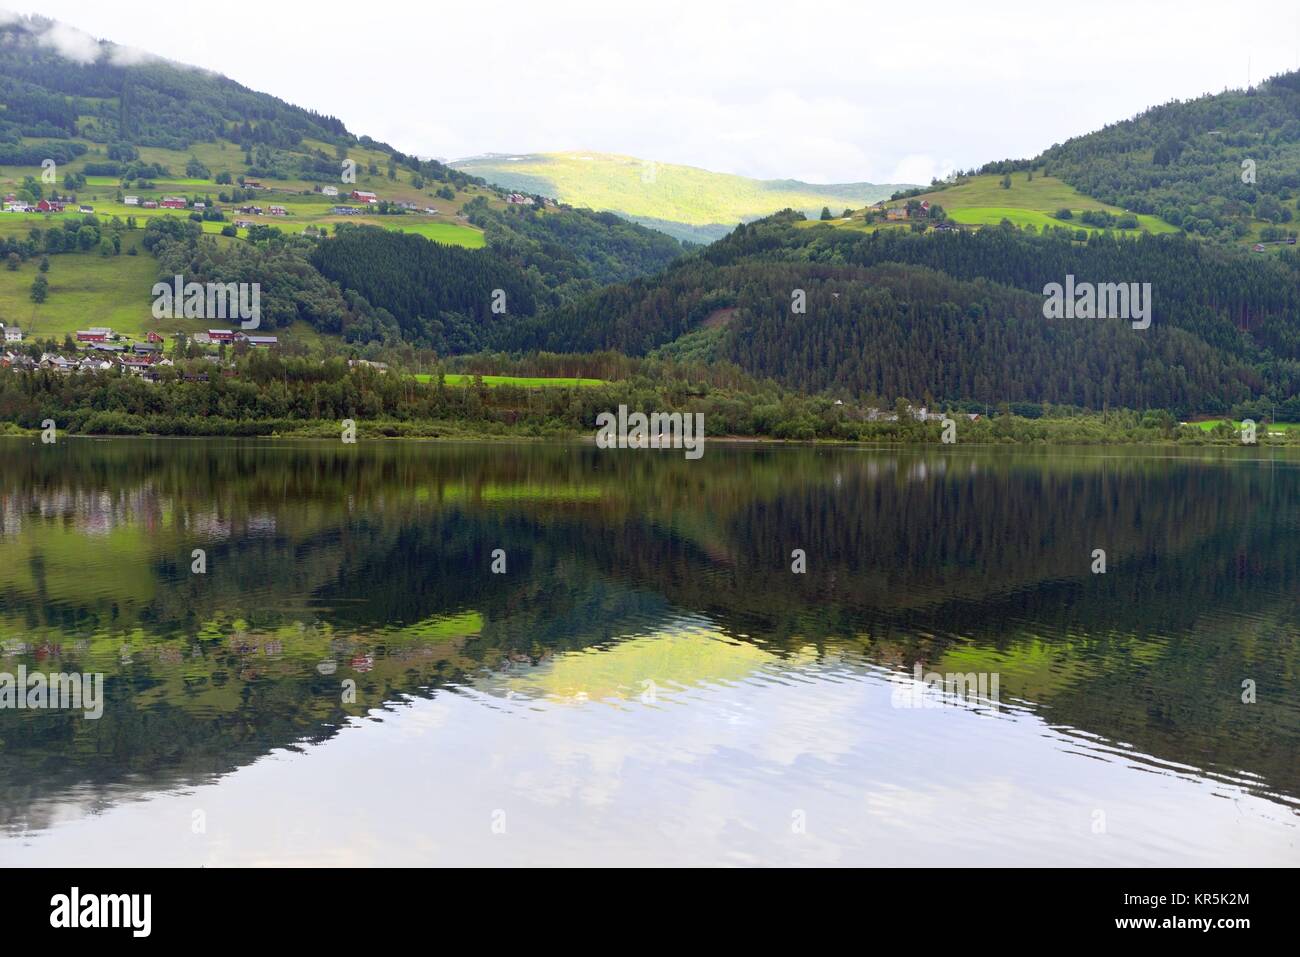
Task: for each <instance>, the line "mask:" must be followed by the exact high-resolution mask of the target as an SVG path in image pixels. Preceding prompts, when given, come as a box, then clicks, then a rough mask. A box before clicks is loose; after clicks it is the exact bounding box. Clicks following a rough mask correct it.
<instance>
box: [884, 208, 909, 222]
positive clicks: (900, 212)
mask: <svg viewBox="0 0 1300 957" xmlns="http://www.w3.org/2000/svg"><path fill="white" fill-rule="evenodd" d="M885 218H886V219H907V207H906V206H894V207H893V208H891V209H887V210H885Z"/></svg>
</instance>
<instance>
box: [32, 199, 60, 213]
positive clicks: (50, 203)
mask: <svg viewBox="0 0 1300 957" xmlns="http://www.w3.org/2000/svg"><path fill="white" fill-rule="evenodd" d="M36 211H37V212H38V213H61V212H63V204H62V203H60V202H59V201H58V200H57V199H43V200H41V201H40V202H39V203H37V204H36Z"/></svg>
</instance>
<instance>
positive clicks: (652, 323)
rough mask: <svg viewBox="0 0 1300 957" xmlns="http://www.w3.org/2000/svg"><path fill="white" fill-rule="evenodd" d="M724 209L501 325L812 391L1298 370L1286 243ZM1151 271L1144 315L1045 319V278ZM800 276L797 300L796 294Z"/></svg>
mask: <svg viewBox="0 0 1300 957" xmlns="http://www.w3.org/2000/svg"><path fill="white" fill-rule="evenodd" d="M800 219H801V217H800V216H799V215H798V214H793V213H788V214H784V215H781V216H776V217H772V218H770V219H768V220H764V221H761V222H758V223H753V224H750V225H747V226H744V227H741V228H738V229H737V230H736V231H735V232H734V233H733V234H732V235H731V236H729V237H727V238H726V239H725V240H722V241H720V242H718V243H715V244H713V245H712V246H710V247H708V248H707V249H705V250H703V251H701V252H700V253H698V254H696V255H693V256H691V257H690V258H688V259H686V260H684V261H682V262H681V263H679V264H677V265H676V266H674V267H673V268H671V269H669V270H668V271H667V272H666V273H665V274H664V275H663V276H662V277H656V278H652V279H641V280H638V281H635V282H632V283H628V284H621V285H617V286H612V287H610V288H609V289H606V290H603V291H601V292H600V293H598V294H596V295H594V296H591V297H589V298H587V299H584V300H582V301H581V302H579V303H576V304H574V305H571V306H569V307H566V308H564V309H561V310H560V311H559V312H557V313H556V314H555V315H554V316H550V317H547V319H546V320H545V321H541V320H539V319H535V320H532V321H526V322H523V323H520V324H518V325H516V326H514V327H512V328H511V330H509V333H510V338H509V339H508V340H507V341H506V342H505V343H503V344H505V345H508V346H510V347H513V348H521V349H528V348H538V349H549V350H556V351H585V350H594V349H603V348H609V349H617V350H621V351H625V352H628V353H630V354H632V355H640V354H644V353H647V352H649V351H651V350H653V349H655V348H656V347H667V351H668V352H670V353H672V354H676V355H680V356H682V357H693V358H697V359H705V360H708V359H729V360H732V361H735V362H736V363H738V364H739V365H740V366H741V367H742V368H744V369H746V370H747V371H749V372H751V373H753V374H756V375H763V376H769V375H770V376H773V377H775V378H777V379H778V380H779V381H781V382H783V383H785V384H786V385H789V386H792V387H796V388H799V389H803V390H808V391H817V390H822V389H829V390H832V391H838V392H841V393H844V394H850V395H854V394H869V395H873V396H878V397H884V398H887V399H892V398H894V397H897V396H900V395H904V396H922V395H930V396H932V397H933V398H935V399H937V400H975V401H981V402H999V401H1003V400H1010V401H1015V400H1024V401H1033V402H1043V401H1046V402H1054V403H1066V404H1074V405H1080V406H1084V407H1090V408H1102V407H1106V406H1113V405H1122V406H1127V407H1133V408H1141V407H1154V406H1160V407H1167V408H1175V409H1182V410H1199V411H1210V410H1218V409H1220V408H1226V407H1227V406H1229V405H1231V403H1232V402H1234V401H1239V400H1243V399H1245V398H1249V397H1253V396H1257V395H1261V394H1270V395H1275V396H1278V397H1282V398H1285V397H1288V396H1290V395H1291V394H1292V393H1293V392H1294V391H1296V389H1297V388H1298V387H1300V335H1298V334H1297V329H1296V323H1295V321H1294V318H1295V316H1296V315H1297V314H1300V257H1297V256H1296V255H1295V254H1294V253H1289V254H1286V255H1283V256H1279V257H1269V258H1264V257H1252V256H1250V255H1249V254H1247V253H1243V252H1238V251H1236V250H1229V249H1222V248H1218V247H1211V246H1206V245H1205V244H1202V243H1198V242H1195V241H1193V240H1191V239H1188V238H1186V237H1184V236H1178V235H1174V236H1145V235H1144V236H1140V237H1136V238H1131V239H1124V238H1117V237H1115V236H1113V235H1110V234H1097V235H1094V236H1092V237H1091V238H1090V239H1089V240H1088V241H1087V242H1086V243H1080V242H1077V241H1075V240H1074V238H1073V233H1072V232H1070V231H1068V230H1060V231H1049V232H1047V233H1046V234H1044V235H1039V234H1035V233H1032V232H1023V231H1020V230H1017V229H1013V228H996V227H994V228H986V229H983V230H980V231H978V232H959V231H943V232H937V233H936V232H931V233H928V234H923V233H912V232H901V231H881V232H877V233H861V232H854V231H848V230H841V229H833V228H829V227H823V228H814V229H802V228H796V223H797V222H798V221H799V220H800ZM1067 274H1072V275H1074V276H1075V277H1076V278H1077V280H1078V281H1080V282H1150V283H1151V284H1152V289H1153V311H1152V325H1151V328H1150V329H1146V330H1134V329H1132V328H1131V326H1130V324H1129V323H1128V322H1124V321H1120V320H1103V319H1091V320H1047V319H1044V318H1043V294H1042V291H1043V287H1044V286H1045V285H1046V284H1047V283H1051V282H1061V281H1063V280H1064V277H1065V276H1066V275H1067ZM795 290H803V291H804V293H805V294H806V301H807V307H806V313H798V312H796V311H794V310H792V297H793V294H794V292H795Z"/></svg>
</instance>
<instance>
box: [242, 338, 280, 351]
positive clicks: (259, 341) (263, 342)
mask: <svg viewBox="0 0 1300 957" xmlns="http://www.w3.org/2000/svg"><path fill="white" fill-rule="evenodd" d="M243 339H244V341H245V342H247V343H248V344H249V345H250V346H253V347H254V348H256V347H258V346H262V347H268V346H278V345H279V344H280V337H279V336H244V337H243Z"/></svg>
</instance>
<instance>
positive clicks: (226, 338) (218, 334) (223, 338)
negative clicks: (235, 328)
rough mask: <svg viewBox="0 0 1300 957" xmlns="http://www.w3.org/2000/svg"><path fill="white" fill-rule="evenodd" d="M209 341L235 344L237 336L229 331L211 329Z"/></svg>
mask: <svg viewBox="0 0 1300 957" xmlns="http://www.w3.org/2000/svg"><path fill="white" fill-rule="evenodd" d="M208 339H209V340H210V341H212V342H234V341H235V334H234V333H233V332H231V331H230V330H229V329H209V330H208Z"/></svg>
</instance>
